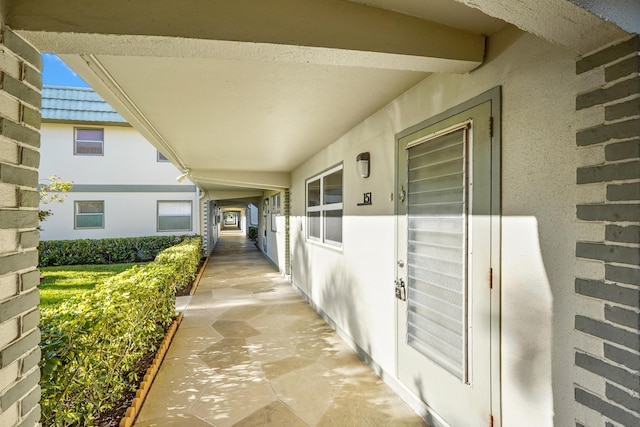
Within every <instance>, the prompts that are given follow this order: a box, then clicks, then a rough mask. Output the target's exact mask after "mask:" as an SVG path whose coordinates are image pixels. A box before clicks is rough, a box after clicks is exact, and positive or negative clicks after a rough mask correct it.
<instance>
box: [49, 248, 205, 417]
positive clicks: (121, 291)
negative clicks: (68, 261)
mask: <svg viewBox="0 0 640 427" xmlns="http://www.w3.org/2000/svg"><path fill="white" fill-rule="evenodd" d="M201 247H202V241H201V239H200V237H190V238H187V239H186V240H185V241H184V242H182V243H180V244H178V245H176V246H173V247H171V248H168V249H165V251H163V252H161V253H160V254H159V255H158V258H159V260H158V261H154V262H151V263H149V264H146V265H143V266H138V265H136V266H133V267H132V268H130V269H129V270H126V271H124V272H122V273H120V274H118V275H117V276H114V277H113V278H111V279H110V280H108V281H107V282H105V283H103V284H100V285H97V286H96V288H95V289H94V290H93V291H89V292H87V293H85V294H83V295H80V296H78V297H74V298H70V299H69V300H67V301H65V302H64V303H62V304H61V305H59V306H57V307H54V308H52V309H47V308H44V309H43V310H42V315H41V318H40V322H41V324H40V328H41V331H42V341H41V343H40V347H41V350H42V359H41V362H40V369H41V374H42V380H41V388H42V398H41V401H40V405H41V407H42V420H41V421H42V422H43V424H44V425H46V426H86V425H93V421H94V420H95V418H96V417H97V416H98V414H99V413H101V412H104V411H106V410H109V409H111V408H112V407H113V405H114V403H115V402H117V401H118V400H119V399H120V398H121V396H122V395H123V393H125V392H128V391H133V390H135V389H136V388H137V385H138V384H139V382H140V378H138V377H137V374H136V373H135V370H134V367H135V365H136V362H138V360H140V359H141V358H142V356H144V355H145V354H148V353H150V352H153V351H156V350H157V345H158V344H159V342H160V341H161V340H162V337H163V336H164V333H165V332H164V331H165V329H166V328H167V327H168V325H169V324H170V323H171V321H172V319H173V318H174V317H175V291H176V287H177V286H184V285H183V283H184V281H190V280H192V279H193V278H194V276H195V273H196V269H197V268H198V264H199V261H200V250H201Z"/></svg>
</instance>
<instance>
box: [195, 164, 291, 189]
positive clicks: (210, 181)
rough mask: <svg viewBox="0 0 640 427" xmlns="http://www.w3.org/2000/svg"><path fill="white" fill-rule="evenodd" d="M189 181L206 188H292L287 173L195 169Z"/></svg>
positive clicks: (289, 176)
mask: <svg viewBox="0 0 640 427" xmlns="http://www.w3.org/2000/svg"><path fill="white" fill-rule="evenodd" d="M189 179H190V180H191V181H192V182H194V183H196V184H198V185H200V186H202V187H204V188H207V187H211V186H216V185H220V186H230V187H242V188H252V189H262V190H281V189H285V188H289V187H290V186H291V175H290V174H289V173H285V172H255V171H230V170H219V169H195V170H191V171H189Z"/></svg>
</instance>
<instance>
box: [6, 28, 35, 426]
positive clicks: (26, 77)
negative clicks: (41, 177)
mask: <svg viewBox="0 0 640 427" xmlns="http://www.w3.org/2000/svg"><path fill="white" fill-rule="evenodd" d="M41 71H42V62H41V58H40V54H39V53H38V51H37V50H36V49H35V48H33V47H32V46H31V45H29V44H28V43H27V42H25V41H24V40H23V39H22V38H20V37H19V36H18V35H16V34H15V33H13V32H12V31H11V30H9V29H8V28H6V27H5V28H4V29H2V40H1V42H0V425H1V426H33V425H35V424H36V423H37V422H38V421H39V419H40V407H39V405H38V401H39V400H40V386H39V385H38V381H39V379H40V370H39V369H38V362H39V360H40V349H39V347H38V343H39V342H40V331H39V330H38V320H39V312H38V308H37V305H38V302H39V294H38V289H37V285H38V283H39V278H40V274H39V273H38V271H37V269H36V265H37V262H38V251H37V246H38V232H37V230H36V227H37V226H38V213H37V210H38V202H39V197H38V192H37V186H38V165H39V163H40V155H39V153H38V148H39V146H40V133H39V128H40V112H39V110H40V91H41V89H42V80H41V75H40V72H41Z"/></svg>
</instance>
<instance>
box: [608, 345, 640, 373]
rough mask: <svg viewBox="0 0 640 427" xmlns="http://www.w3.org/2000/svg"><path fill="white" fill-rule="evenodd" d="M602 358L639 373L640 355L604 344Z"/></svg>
mask: <svg viewBox="0 0 640 427" xmlns="http://www.w3.org/2000/svg"><path fill="white" fill-rule="evenodd" d="M604 357H606V358H607V359H609V360H611V361H613V362H616V363H619V364H621V365H624V366H625V367H626V368H628V369H631V370H632V371H640V355H638V354H636V353H632V352H630V351H627V350H624V349H622V348H620V347H616V346H614V345H611V344H608V343H605V344H604Z"/></svg>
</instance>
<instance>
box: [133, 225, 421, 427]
mask: <svg viewBox="0 0 640 427" xmlns="http://www.w3.org/2000/svg"><path fill="white" fill-rule="evenodd" d="M178 305H183V307H182V309H184V320H183V321H182V324H181V325H180V327H179V328H178V332H177V334H176V336H175V338H174V340H173V343H172V344H171V347H170V349H169V351H168V353H167V356H166V358H165V360H164V362H163V364H162V367H161V368H160V371H159V373H158V376H157V377H156V380H155V381H154V383H153V386H152V387H151V390H150V392H149V395H148V397H147V400H146V402H145V404H144V406H143V408H142V411H141V413H140V415H139V416H138V419H137V421H136V424H135V425H136V426H137V427H150V426H163V427H168V426H180V427H198V426H217V427H226V426H267V425H269V426H287V427H295V426H424V425H425V424H424V422H423V421H422V419H420V418H419V417H418V416H416V415H415V414H414V413H413V412H412V411H411V409H410V408H409V407H408V406H407V405H406V404H405V403H404V402H403V401H402V400H401V399H400V398H399V397H398V396H397V395H395V394H394V392H393V391H392V390H391V389H390V388H389V387H388V386H386V385H385V384H384V383H383V382H382V381H381V380H380V379H379V378H378V377H377V376H376V375H375V373H374V372H373V371H372V370H371V369H370V368H369V367H368V366H367V365H366V364H364V363H363V362H362V361H361V360H360V359H359V358H358V357H357V356H356V354H355V353H353V351H351V349H350V348H349V347H348V346H347V345H346V344H345V343H344V341H342V339H341V338H340V337H339V336H338V335H337V334H336V333H335V332H334V331H333V330H332V329H331V328H330V327H329V326H328V325H327V324H326V323H325V322H324V321H323V320H322V319H321V318H320V317H319V316H318V315H317V313H316V312H315V311H313V309H311V307H310V306H309V305H308V304H307V303H306V302H304V301H303V300H302V299H301V298H300V296H299V295H298V293H297V292H296V291H295V290H294V289H293V288H292V287H291V285H290V284H289V283H288V282H287V281H286V280H284V279H283V277H282V276H281V275H280V274H279V273H278V271H276V270H275V269H274V268H273V266H272V265H271V264H270V263H269V262H268V261H267V260H266V259H265V258H264V256H263V255H262V253H261V252H259V251H258V250H257V249H256V247H255V245H254V244H253V243H252V242H251V241H249V240H247V239H246V237H244V236H242V235H239V234H238V233H224V234H223V238H222V239H221V241H220V242H219V243H218V245H217V247H216V250H215V251H214V254H213V256H212V258H211V259H210V260H209V264H208V266H207V269H206V270H205V272H204V274H203V276H202V278H201V281H200V284H199V286H198V289H197V292H196V294H195V295H193V296H192V297H182V298H181V300H179V301H178Z"/></svg>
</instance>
